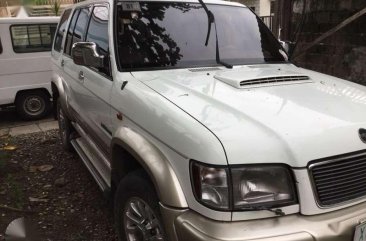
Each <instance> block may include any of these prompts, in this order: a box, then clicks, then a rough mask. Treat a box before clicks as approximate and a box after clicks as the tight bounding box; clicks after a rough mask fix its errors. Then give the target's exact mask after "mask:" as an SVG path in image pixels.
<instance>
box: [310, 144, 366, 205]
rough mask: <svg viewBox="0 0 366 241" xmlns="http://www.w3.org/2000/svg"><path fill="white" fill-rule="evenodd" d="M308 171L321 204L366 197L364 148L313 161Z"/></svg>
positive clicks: (365, 152) (339, 202)
mask: <svg viewBox="0 0 366 241" xmlns="http://www.w3.org/2000/svg"><path fill="white" fill-rule="evenodd" d="M309 171H310V175H311V176H312V178H313V183H314V187H315V189H316V194H317V197H318V202H319V205H321V206H332V205H336V204H341V203H344V202H349V201H352V200H355V199H359V198H362V197H366V150H363V151H358V152H353V153H348V154H344V155H339V156H334V157H329V158H325V159H321V160H317V161H313V162H311V164H310V166H309Z"/></svg>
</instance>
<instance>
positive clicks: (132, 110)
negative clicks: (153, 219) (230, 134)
mask: <svg viewBox="0 0 366 241" xmlns="http://www.w3.org/2000/svg"><path fill="white" fill-rule="evenodd" d="M123 81H128V83H127V85H126V86H125V87H124V88H123V89H121V86H122V83H123ZM111 105H112V110H111V118H112V119H111V123H112V130H111V131H112V133H113V136H114V144H115V143H118V142H120V143H125V144H126V145H127V146H128V147H127V148H125V149H128V148H130V149H132V150H133V152H135V153H137V154H138V155H139V156H140V157H142V158H141V161H142V162H143V164H142V166H147V167H150V168H151V169H150V170H149V171H148V172H150V173H151V174H152V176H153V177H152V179H155V181H154V182H155V184H156V185H161V187H162V191H159V190H157V192H158V195H159V198H160V200H161V202H162V204H165V205H168V206H171V207H180V208H183V207H187V206H188V207H189V208H191V209H193V210H195V211H197V212H199V213H201V214H203V215H205V216H207V217H209V218H212V219H215V220H225V221H230V220H231V212H218V211H214V210H211V209H209V208H206V207H204V206H203V205H201V204H200V203H198V202H197V200H196V199H195V197H194V194H193V190H192V186H191V181H190V171H189V163H190V160H192V159H193V160H198V161H201V162H205V163H211V164H216V165H227V160H226V155H225V151H224V149H223V147H222V145H221V143H220V141H219V140H218V139H217V138H216V136H215V135H213V134H212V133H211V132H210V131H209V130H208V129H207V128H206V127H205V126H203V125H202V124H201V123H200V122H198V121H197V120H195V119H194V118H193V117H191V116H190V115H188V114H187V113H185V112H184V111H183V110H181V109H179V108H178V107H177V106H175V105H174V104H173V103H171V102H170V101H168V100H166V99H165V98H164V97H162V96H161V95H159V94H158V93H156V92H155V91H153V90H151V89H150V88H149V87H147V86H146V85H145V84H143V83H142V82H140V81H139V80H136V79H135V78H134V77H133V76H132V75H131V74H130V73H118V74H117V75H116V77H115V78H114V87H113V88H112V95H111ZM119 113H120V114H122V120H119V119H118V118H117V117H116V115H117V114H119ZM126 138H127V139H128V140H126ZM146 148H148V149H146ZM153 153H154V154H153ZM155 155H156V156H155ZM163 162H165V163H163ZM160 168H164V169H165V170H160ZM171 172H172V173H174V175H173V174H172V173H171ZM167 173H168V174H167ZM174 176H175V177H176V178H175V177H174ZM175 183H179V185H176V184H175ZM172 184H174V185H172ZM171 186H173V187H174V188H173V189H171ZM179 186H180V187H179ZM178 187H179V188H178ZM159 188H160V187H158V188H157V189H159ZM175 189H177V190H175ZM179 189H181V190H182V191H180V190H179ZM182 193H183V194H184V197H185V200H186V203H184V202H183V201H179V202H174V203H172V200H179V199H181V194H182ZM171 196H175V197H174V198H173V197H171ZM181 200H183V199H181ZM182 204H185V205H182Z"/></svg>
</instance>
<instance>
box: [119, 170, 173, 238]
mask: <svg viewBox="0 0 366 241" xmlns="http://www.w3.org/2000/svg"><path fill="white" fill-rule="evenodd" d="M148 180H149V178H148V176H147V175H146V173H145V172H144V171H142V170H139V171H136V172H133V173H130V174H128V175H127V176H126V177H125V178H123V179H122V181H121V182H120V184H119V185H118V188H117V191H116V193H115V199H114V215H115V223H116V229H117V234H118V240H120V241H145V240H156V241H164V240H166V238H165V235H164V229H163V222H162V218H161V214H160V210H159V199H158V197H157V195H156V193H155V188H154V186H153V185H152V183H151V182H149V181H148Z"/></svg>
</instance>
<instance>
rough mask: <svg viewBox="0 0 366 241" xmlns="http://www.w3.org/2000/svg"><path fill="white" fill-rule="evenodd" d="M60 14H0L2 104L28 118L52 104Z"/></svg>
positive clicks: (38, 115) (41, 114)
mask: <svg viewBox="0 0 366 241" xmlns="http://www.w3.org/2000/svg"><path fill="white" fill-rule="evenodd" d="M58 21H59V17H27V18H0V107H4V106H8V105H15V106H16V109H17V112H18V113H19V115H20V116H21V117H22V118H24V119H28V120H33V119H39V118H42V117H43V116H45V115H46V114H47V112H48V111H49V110H50V105H51V94H50V93H51V84H50V79H51V61H50V50H51V47H52V41H53V36H54V33H55V30H56V26H57V23H58Z"/></svg>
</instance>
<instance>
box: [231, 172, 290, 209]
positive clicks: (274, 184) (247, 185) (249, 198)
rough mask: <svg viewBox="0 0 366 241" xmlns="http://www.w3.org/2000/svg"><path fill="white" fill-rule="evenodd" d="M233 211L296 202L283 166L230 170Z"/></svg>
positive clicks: (288, 173)
mask: <svg viewBox="0 0 366 241" xmlns="http://www.w3.org/2000/svg"><path fill="white" fill-rule="evenodd" d="M231 174H232V179H233V182H232V183H233V199H234V208H235V209H246V208H252V207H255V206H257V207H258V206H265V207H268V206H279V205H287V204H290V203H293V202H295V201H296V198H295V190H294V183H293V181H292V176H291V174H290V171H289V169H288V168H286V167H283V166H274V165H273V166H272V165H271V166H269V165H263V166H246V167H240V168H233V169H231Z"/></svg>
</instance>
